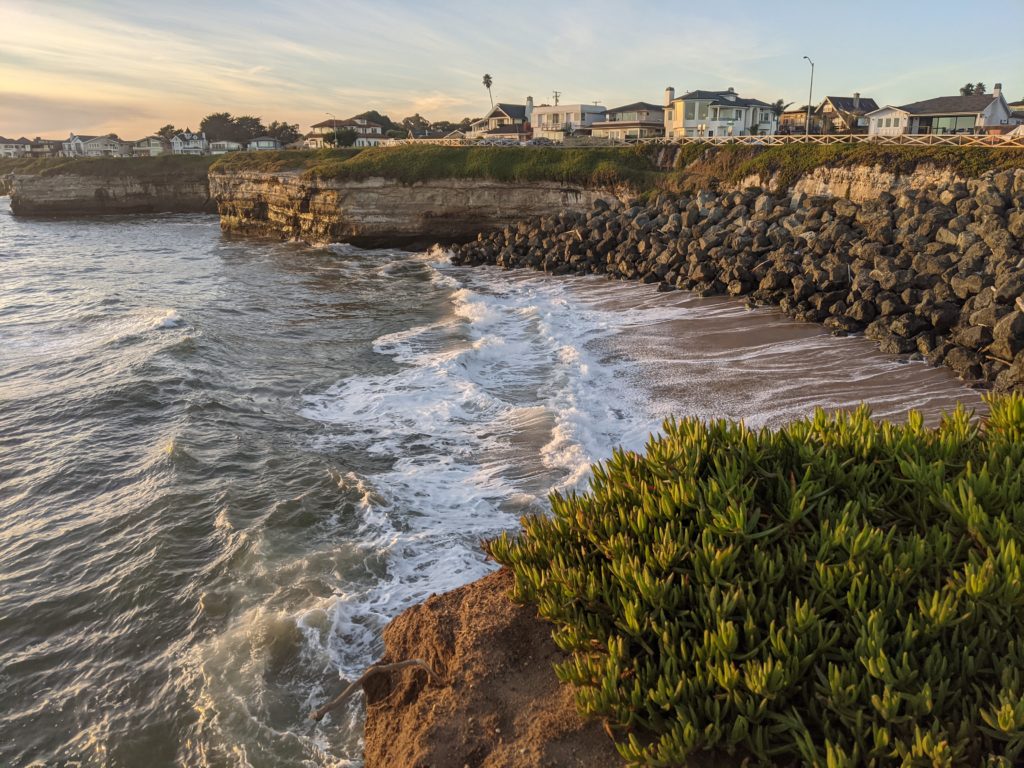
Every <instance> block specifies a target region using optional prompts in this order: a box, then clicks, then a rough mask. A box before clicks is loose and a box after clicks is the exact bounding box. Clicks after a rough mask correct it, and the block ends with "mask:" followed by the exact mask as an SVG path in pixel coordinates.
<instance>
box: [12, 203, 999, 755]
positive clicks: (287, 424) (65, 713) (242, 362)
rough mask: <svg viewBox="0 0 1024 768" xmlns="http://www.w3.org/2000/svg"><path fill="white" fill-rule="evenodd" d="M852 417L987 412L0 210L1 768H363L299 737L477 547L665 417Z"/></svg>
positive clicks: (471, 278)
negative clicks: (843, 413) (392, 625)
mask: <svg viewBox="0 0 1024 768" xmlns="http://www.w3.org/2000/svg"><path fill="white" fill-rule="evenodd" d="M862 401H863V402H868V403H869V404H871V406H872V407H873V409H874V411H875V413H876V414H878V415H879V416H885V417H892V418H902V417H903V415H904V414H905V412H906V410H907V409H908V408H919V409H921V410H922V411H924V413H925V415H926V417H927V418H928V420H929V421H932V422H934V421H936V420H937V419H938V417H939V414H940V413H941V412H942V411H943V410H948V409H949V408H952V407H954V406H955V405H956V403H957V402H963V403H965V404H966V405H967V406H969V407H973V408H977V407H979V406H980V398H979V397H978V394H977V393H976V392H975V391H973V390H970V389H966V388H964V387H963V386H962V385H961V384H960V383H959V382H958V381H957V380H956V379H955V378H954V377H953V375H952V373H951V372H950V371H948V370H947V369H932V368H929V367H927V366H926V365H924V364H923V363H915V362H907V361H906V360H898V359H896V358H893V357H891V356H888V355H883V354H881V353H880V352H878V351H877V350H876V349H875V348H874V347H873V346H872V345H871V343H870V342H868V341H866V340H864V339H863V338H856V337H853V338H844V339H836V338H833V337H831V336H829V335H828V334H827V333H826V332H825V331H824V330H822V329H821V328H820V327H817V326H812V325H803V324H799V323H795V322H793V321H791V320H789V319H787V318H785V317H784V316H782V315H781V314H780V313H778V312H776V311H773V310H767V309H764V310H762V309H758V310H748V309H746V308H745V307H744V306H743V304H742V302H738V301H735V300H732V299H725V298H715V299H699V298H696V297H694V296H691V295H689V294H686V293H681V292H674V293H658V292H657V291H656V290H655V288H654V287H653V286H644V285H640V284H637V283H620V282H608V281H605V280H603V279H601V278H599V277H588V278H550V277H545V276H543V275H540V274H538V273H535V272H501V271H499V270H496V269H493V268H479V269H475V270H473V269H465V268H455V267H452V266H451V265H449V264H448V263H447V260H446V256H445V253H444V252H443V251H442V250H440V249H434V250H431V251H428V252H420V253H409V252H403V251H400V250H359V249H356V248H353V247H349V246H343V245H335V246H330V247H322V248H314V247H310V246H306V245H301V244H292V243H288V244H280V243H266V242H249V241H238V240H230V239H226V238H224V237H223V236H222V235H221V233H220V229H219V227H218V223H217V220H216V218H215V217H210V216H203V215H152V216H129V217H109V218H94V219H68V220H22V219H15V218H14V217H13V216H12V215H11V213H10V205H9V201H8V200H7V199H6V198H0V701H3V702H4V706H3V707H2V708H0V765H4V766H8V765H10V766H34V765H67V766H77V765H82V766H93V765H97V766H132V767H134V766H145V767H146V768H149V767H150V766H175V765H184V766H256V767H259V766H276V765H289V766H347V765H359V764H360V761H361V746H360V732H361V719H362V712H361V709H360V704H359V701H358V699H354V700H353V701H352V702H350V705H349V706H348V708H347V709H343V710H341V711H340V712H335V713H334V714H333V715H331V716H329V717H328V718H327V719H325V720H324V721H323V722H322V723H320V724H316V723H313V722H311V721H309V720H308V719H307V715H308V713H309V711H310V710H311V709H313V708H315V707H316V706H318V705H319V704H321V703H323V702H324V701H325V700H326V699H328V698H330V697H331V696H333V695H334V694H335V693H337V692H338V691H339V690H340V689H341V688H342V686H343V683H344V681H346V680H350V679H352V678H353V677H355V676H357V675H358V674H360V673H361V672H362V670H363V669H364V668H365V667H366V666H367V665H368V664H370V663H371V662H372V661H373V660H374V659H375V658H376V657H377V656H378V655H379V654H380V652H381V641H380V636H381V631H382V629H383V627H384V626H385V624H386V623H387V622H388V621H389V620H390V619H391V618H392V617H394V616H395V615H397V614H398V613H399V612H401V611H402V610H403V609H405V608H407V607H409V606H410V605H413V604H414V603H416V602H418V601H421V600H423V599H424V598H426V597H427V596H429V595H430V594H432V593H435V592H442V591H445V590H448V589H452V588H454V587H456V586H459V585H461V584H464V583H467V582H469V581H471V580H473V579H475V578H478V577H480V576H482V575H483V574H485V573H487V572H488V571H489V570H491V569H492V568H493V567H494V565H493V563H489V562H487V561H486V559H485V557H484V554H483V552H482V550H481V548H480V541H481V540H482V539H485V538H487V537H489V536H493V535H494V534H496V533H497V532H499V531H502V530H506V529H510V528H514V527H515V526H516V525H517V521H518V518H519V517H520V516H521V515H523V514H524V513H528V512H543V511H544V510H545V509H546V506H547V501H546V499H547V495H548V494H549V493H550V492H551V491H552V490H562V491H564V490H570V489H575V488H584V487H585V486H586V481H587V477H588V473H589V467H590V465H591V464H592V463H593V462H595V461H599V460H601V459H602V458H605V457H607V456H609V455H610V454H611V451H612V450H613V449H614V448H615V447H616V446H624V447H627V448H634V449H636V448H641V447H642V446H643V444H644V442H645V441H646V439H647V437H648V435H649V434H650V433H651V432H652V431H656V430H657V429H658V428H659V425H660V423H661V422H662V420H663V419H665V418H666V417H669V416H672V415H678V416H683V415H696V416H700V417H703V418H712V417H730V418H742V419H745V420H746V421H747V422H748V423H749V424H751V425H753V426H773V425H779V424H782V423H784V422H786V421H787V420H791V419H793V418H797V417H800V416H804V415H807V414H809V413H811V412H812V411H813V409H814V408H815V407H817V406H822V407H826V408H844V407H852V406H854V405H856V404H858V403H860V402H862Z"/></svg>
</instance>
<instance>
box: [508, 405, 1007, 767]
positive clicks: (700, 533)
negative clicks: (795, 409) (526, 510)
mask: <svg viewBox="0 0 1024 768" xmlns="http://www.w3.org/2000/svg"><path fill="white" fill-rule="evenodd" d="M988 406H989V415H988V417H987V420H986V421H984V422H979V421H977V420H973V419H972V418H971V416H970V414H968V413H967V412H965V411H964V410H963V409H958V410H957V411H955V412H954V413H952V414H950V415H948V416H945V417H943V419H942V421H941V423H940V425H939V426H938V427H936V428H927V427H925V426H924V424H923V420H922V418H921V416H920V414H917V413H911V414H910V416H909V418H908V421H907V423H906V424H902V425H896V424H891V423H877V422H875V421H873V420H872V419H871V417H870V413H869V411H868V410H867V409H866V408H865V407H862V408H860V409H859V410H857V411H855V412H853V413H848V414H835V415H826V414H825V413H823V412H820V411H819V412H818V413H817V414H816V415H815V416H814V417H813V418H811V419H808V420H804V421H799V422H796V423H793V424H791V425H789V426H787V427H785V428H783V429H780V430H778V431H770V430H761V431H754V430H751V429H748V428H746V427H745V426H743V425H742V424H737V423H732V422H727V421H715V422H711V423H704V422H701V421H699V420H697V419H684V420H681V421H668V422H666V423H665V425H664V434H663V435H661V436H658V437H652V438H651V440H650V442H649V443H648V445H647V448H646V452H645V453H644V454H638V453H634V452H628V451H617V452H616V453H615V454H614V456H613V458H612V459H611V460H609V461H607V462H606V463H603V464H599V465H597V466H595V467H594V474H593V479H592V481H591V484H590V489H589V491H588V492H586V493H583V494H570V495H567V496H560V495H554V496H552V499H551V501H552V512H553V514H552V516H551V517H544V516H539V517H531V518H525V519H524V520H523V526H524V527H523V530H522V531H521V532H520V533H519V534H517V535H508V534H505V535H502V536H501V537H500V538H498V539H496V540H494V541H492V542H490V544H489V549H490V552H491V553H492V554H493V556H494V557H495V558H496V559H497V560H498V561H499V562H501V563H503V564H505V565H507V566H508V567H509V568H511V569H512V571H513V573H514V575H515V597H517V598H518V599H520V600H526V601H532V602H534V603H536V604H537V606H538V608H539V612H540V614H541V616H543V617H544V618H546V619H548V620H550V621H552V622H553V623H554V624H555V631H554V638H555V641H556V642H557V644H558V645H559V647H561V648H562V649H563V650H565V651H566V652H568V653H569V654H570V656H569V658H568V659H567V661H565V662H564V663H562V664H560V665H559V666H558V667H557V673H558V676H559V678H560V679H561V680H562V681H563V682H568V683H572V684H573V685H574V686H575V687H576V698H577V704H578V706H579V709H580V711H581V712H582V713H584V714H587V715H602V716H604V717H606V718H608V720H609V723H610V725H611V727H612V729H613V731H614V733H615V734H616V737H617V745H618V748H619V751H620V752H621V754H622V755H623V756H624V757H625V758H626V759H628V760H630V761H631V762H633V763H637V764H647V765H680V764H684V763H685V762H686V761H687V759H688V758H697V757H700V756H701V753H705V754H704V756H705V757H708V756H719V755H722V754H733V755H735V756H736V757H737V758H742V757H753V758H755V759H757V760H759V761H763V762H770V763H776V764H778V763H783V764H784V763H794V762H801V763H806V764H814V765H829V766H841V765H895V764H904V765H910V764H915V765H924V764H927V765H950V764H975V765H979V764H984V763H986V761H987V762H988V763H989V764H1003V765H1009V764H1010V763H1011V762H1012V761H1016V760H1018V759H1019V757H1020V755H1021V753H1022V748H1024V579H1022V571H1024V559H1022V552H1024V471H1022V469H1021V467H1022V464H1024V396H1022V395H1020V394H1016V395H1012V396H1009V397H1006V398H1002V399H990V400H989V401H988ZM708 753H710V755H709V754H708Z"/></svg>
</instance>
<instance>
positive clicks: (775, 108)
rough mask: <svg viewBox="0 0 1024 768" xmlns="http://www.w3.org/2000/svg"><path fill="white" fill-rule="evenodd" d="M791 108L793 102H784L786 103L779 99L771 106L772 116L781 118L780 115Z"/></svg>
mask: <svg viewBox="0 0 1024 768" xmlns="http://www.w3.org/2000/svg"><path fill="white" fill-rule="evenodd" d="M792 106H793V102H792V101H790V102H786V101H783V100H782V99H779V100H778V101H776V102H775V103H774V104H772V106H771V110H772V114H773V115H775V117H782V113H783V112H785V111H786V110H787V109H789V108H790V107H792Z"/></svg>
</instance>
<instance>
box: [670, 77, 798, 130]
mask: <svg viewBox="0 0 1024 768" xmlns="http://www.w3.org/2000/svg"><path fill="white" fill-rule="evenodd" d="M663 111H664V130H665V136H666V137H668V138H679V137H682V136H753V135H762V136H764V135H771V134H774V133H775V132H776V131H777V130H778V126H779V121H778V118H777V117H776V116H775V112H774V110H773V109H772V105H771V104H768V103H766V102H764V101H760V100H759V99H745V98H742V97H741V96H740V95H739V94H738V93H736V91H735V89H734V88H732V87H729V88H727V89H726V90H724V91H700V90H698V91H690V92H689V93H684V94H683V95H682V96H676V95H675V88H666V89H665V106H664V110H663Z"/></svg>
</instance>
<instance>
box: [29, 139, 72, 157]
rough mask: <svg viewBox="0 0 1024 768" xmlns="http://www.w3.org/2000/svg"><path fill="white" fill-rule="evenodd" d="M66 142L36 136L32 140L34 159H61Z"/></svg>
mask: <svg viewBox="0 0 1024 768" xmlns="http://www.w3.org/2000/svg"><path fill="white" fill-rule="evenodd" d="M63 146H64V142H62V141H61V140H60V139H41V138H39V137H38V136H36V137H35V138H34V139H32V147H31V153H32V157H60V153H61V149H63Z"/></svg>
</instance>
